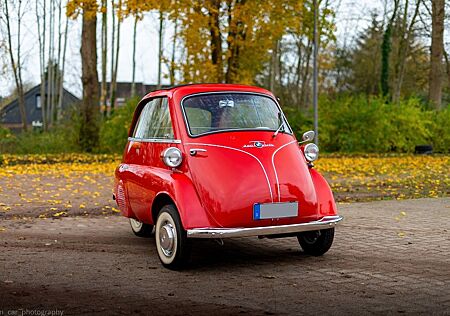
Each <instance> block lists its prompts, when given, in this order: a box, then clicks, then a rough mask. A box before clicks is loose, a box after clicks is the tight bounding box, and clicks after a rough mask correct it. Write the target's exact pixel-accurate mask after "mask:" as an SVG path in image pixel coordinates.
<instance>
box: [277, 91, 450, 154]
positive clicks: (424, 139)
mask: <svg viewBox="0 0 450 316" xmlns="http://www.w3.org/2000/svg"><path fill="white" fill-rule="evenodd" d="M285 111H286V115H287V116H288V118H289V120H290V122H291V126H292V128H293V129H294V130H295V132H296V134H297V137H299V136H300V134H301V133H302V132H304V131H306V130H309V129H312V128H313V121H312V113H311V112H307V113H306V114H301V113H299V111H298V110H296V109H292V108H289V109H286V110H285ZM319 140H320V142H319V143H320V147H321V148H322V149H324V150H325V151H326V152H367V153H385V152H413V151H414V148H415V146H416V145H420V144H426V143H430V142H431V143H432V144H433V145H434V148H435V150H437V151H440V152H448V151H449V147H450V109H447V110H443V111H440V112H431V111H427V110H425V109H424V108H423V107H422V104H421V102H420V100H419V99H416V98H410V99H407V100H403V101H401V102H400V103H398V104H392V103H386V102H385V100H384V99H383V98H381V97H371V98H368V97H367V96H362V95H361V96H340V97H338V98H337V99H333V100H332V99H329V98H326V97H321V98H320V101H319Z"/></svg>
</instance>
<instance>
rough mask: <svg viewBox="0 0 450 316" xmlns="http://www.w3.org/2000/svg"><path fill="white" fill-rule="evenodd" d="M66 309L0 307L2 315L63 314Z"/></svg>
mask: <svg viewBox="0 0 450 316" xmlns="http://www.w3.org/2000/svg"><path fill="white" fill-rule="evenodd" d="M63 315H64V311H63V310H59V309H28V308H18V309H10V310H2V309H0V316H63Z"/></svg>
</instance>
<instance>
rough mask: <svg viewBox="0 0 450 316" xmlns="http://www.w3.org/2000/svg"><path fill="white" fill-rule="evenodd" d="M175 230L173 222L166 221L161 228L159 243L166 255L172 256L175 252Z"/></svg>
mask: <svg viewBox="0 0 450 316" xmlns="http://www.w3.org/2000/svg"><path fill="white" fill-rule="evenodd" d="M174 240H175V230H174V228H173V225H172V224H171V223H165V224H164V225H163V226H161V228H160V235H159V244H160V246H161V250H162V251H163V253H164V255H165V256H167V257H170V256H171V255H172V253H173V248H174V244H175V243H174Z"/></svg>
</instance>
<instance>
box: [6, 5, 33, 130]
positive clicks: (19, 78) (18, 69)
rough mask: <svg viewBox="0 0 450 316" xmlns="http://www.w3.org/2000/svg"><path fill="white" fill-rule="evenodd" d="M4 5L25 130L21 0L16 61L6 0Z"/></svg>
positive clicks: (25, 128) (8, 39)
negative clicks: (21, 61) (21, 62)
mask: <svg viewBox="0 0 450 316" xmlns="http://www.w3.org/2000/svg"><path fill="white" fill-rule="evenodd" d="M4 7H5V12H4V13H5V20H6V30H7V41H8V52H9V57H10V59H11V66H12V69H13V74H14V81H15V83H16V90H17V94H18V101H19V112H20V118H21V121H22V129H23V130H24V131H26V130H27V128H28V126H27V114H26V111H25V97H24V91H23V81H22V71H21V69H22V66H21V65H20V54H21V50H20V47H21V45H20V44H21V43H20V40H21V26H22V10H21V9H22V0H18V8H17V49H16V51H17V61H16V58H15V57H14V52H13V51H14V48H13V45H12V34H11V20H10V13H9V8H8V0H5V1H4Z"/></svg>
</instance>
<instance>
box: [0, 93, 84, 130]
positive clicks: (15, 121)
mask: <svg viewBox="0 0 450 316" xmlns="http://www.w3.org/2000/svg"><path fill="white" fill-rule="evenodd" d="M24 96H25V112H26V115H27V124H28V126H30V127H41V126H42V104H41V85H40V84H38V85H37V86H35V87H33V88H31V89H30V90H28V91H27V92H26V93H25V95H24ZM77 102H80V99H78V98H77V97H76V96H74V95H73V94H72V93H70V92H69V91H67V90H66V89H63V100H62V111H64V110H67V109H69V108H70V107H71V106H73V105H74V104H76V103H77ZM0 126H2V127H6V128H9V129H11V130H16V131H17V130H20V129H21V128H22V120H21V117H20V111H19V101H18V98H15V99H14V100H12V101H11V102H9V103H7V104H6V105H5V106H4V107H2V108H1V109H0Z"/></svg>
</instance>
